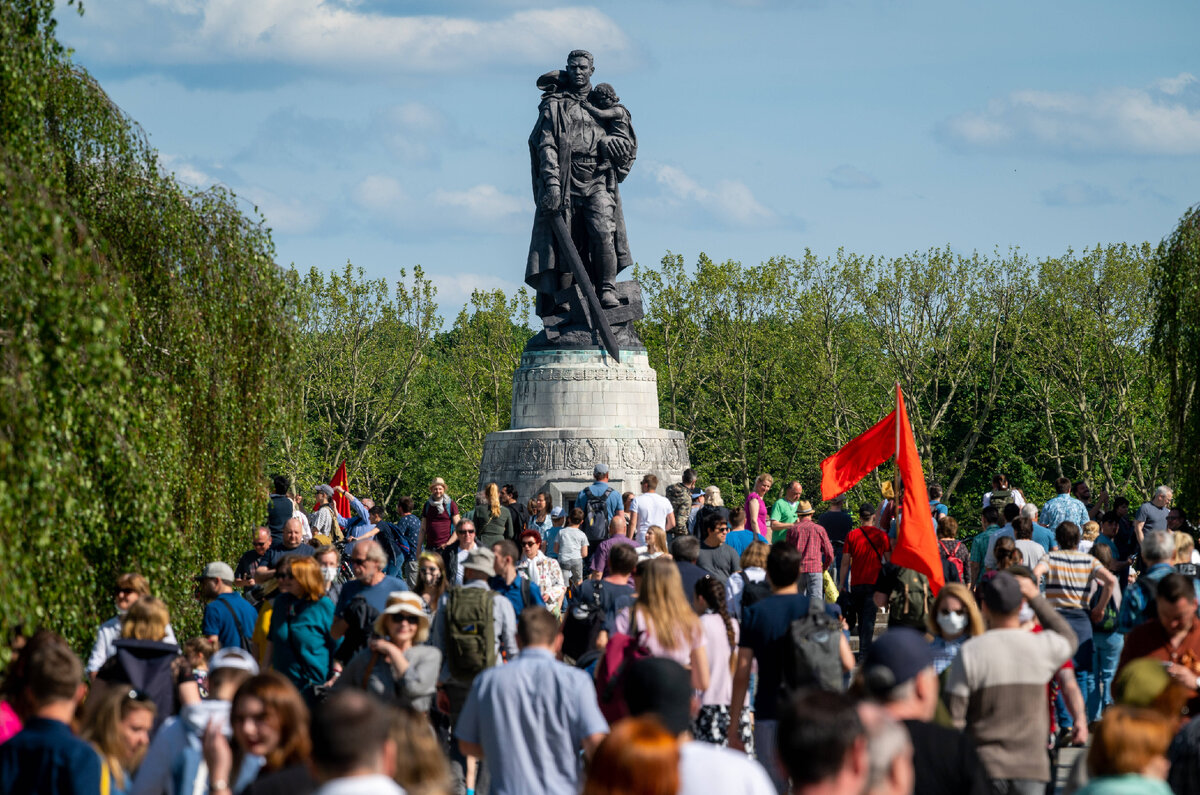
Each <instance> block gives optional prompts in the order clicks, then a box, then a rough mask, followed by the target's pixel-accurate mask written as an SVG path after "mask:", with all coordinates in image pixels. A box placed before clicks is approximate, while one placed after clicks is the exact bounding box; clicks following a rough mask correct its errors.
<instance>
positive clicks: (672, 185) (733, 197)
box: [650, 164, 779, 227]
mask: <svg viewBox="0 0 1200 795" xmlns="http://www.w3.org/2000/svg"><path fill="white" fill-rule="evenodd" d="M650 169H651V171H652V172H653V173H654V178H655V181H657V182H658V184H659V186H660V187H661V188H662V190H663V195H662V197H661V198H662V201H664V202H667V203H668V204H673V205H676V206H687V205H692V206H695V207H697V208H700V209H702V210H703V211H704V212H705V214H706V215H708V216H710V218H711V220H714V221H717V222H718V223H721V224H724V225H727V226H737V227H761V226H772V225H774V224H776V223H778V222H779V216H777V215H776V214H775V212H774V211H772V210H771V209H770V208H768V207H766V206H764V205H763V204H762V203H761V202H759V201H758V199H756V198H754V194H753V192H751V190H750V188H749V187H747V186H746V184H745V183H743V182H739V181H737V180H729V179H725V180H719V181H718V182H716V183H715V184H714V185H713V186H712V187H711V188H706V187H703V186H702V185H700V183H698V182H696V180H694V179H692V178H691V177H690V176H688V175H687V173H686V172H684V171H683V170H682V169H679V168H676V167H675V166H669V165H663V164H653V165H650Z"/></svg>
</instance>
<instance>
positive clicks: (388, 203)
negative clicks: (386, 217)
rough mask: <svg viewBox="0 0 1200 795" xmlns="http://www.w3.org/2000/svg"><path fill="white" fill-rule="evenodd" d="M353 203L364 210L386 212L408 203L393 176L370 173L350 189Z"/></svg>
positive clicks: (406, 196)
mask: <svg viewBox="0 0 1200 795" xmlns="http://www.w3.org/2000/svg"><path fill="white" fill-rule="evenodd" d="M350 195H351V197H352V198H353V199H354V203H355V204H357V205H358V206H359V207H361V208H363V209H364V210H370V211H372V212H376V213H381V214H387V213H390V212H392V211H396V210H399V209H400V208H401V207H402V206H404V205H406V204H408V195H407V194H406V193H405V192H404V188H402V187H401V186H400V182H399V181H398V180H396V179H394V178H393V177H388V176H384V175H382V174H371V175H370V176H367V177H364V178H363V180H362V181H361V182H359V183H358V184H357V185H355V186H354V188H353V189H352V190H351V191H350Z"/></svg>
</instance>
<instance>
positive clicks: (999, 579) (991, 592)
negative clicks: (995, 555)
mask: <svg viewBox="0 0 1200 795" xmlns="http://www.w3.org/2000/svg"><path fill="white" fill-rule="evenodd" d="M979 591H980V594H981V596H982V597H983V603H984V604H985V605H987V607H988V610H991V611H992V612H993V613H1000V614H1002V615H1008V614H1009V613H1015V612H1017V610H1018V609H1019V608H1020V607H1021V601H1022V600H1023V599H1024V598H1025V597H1024V596H1022V595H1021V586H1020V584H1019V583H1017V578H1016V577H1014V576H1013V575H1011V574H1009V573H1008V572H1007V571H999V572H996V575H995V576H994V577H992V578H991V579H988V580H984V582H983V584H982V585H981V586H980V587H979Z"/></svg>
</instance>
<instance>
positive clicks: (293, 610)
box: [267, 555, 338, 707]
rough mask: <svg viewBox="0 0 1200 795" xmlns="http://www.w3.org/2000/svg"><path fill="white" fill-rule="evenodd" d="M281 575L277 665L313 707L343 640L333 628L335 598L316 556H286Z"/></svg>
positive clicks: (274, 615)
mask: <svg viewBox="0 0 1200 795" xmlns="http://www.w3.org/2000/svg"><path fill="white" fill-rule="evenodd" d="M275 579H276V580H277V581H278V582H279V596H277V597H276V598H275V608H274V610H273V611H272V612H271V625H270V627H271V628H270V630H269V631H268V633H267V637H268V639H269V640H270V643H271V667H272V668H274V669H275V670H276V671H279V672H280V673H281V674H283V675H284V676H286V677H287V678H288V681H290V682H291V683H292V684H293V685H295V686H296V689H297V690H299V691H300V693H301V694H302V695H303V696H304V698H305V700H306V701H307V702H308V705H309V706H310V707H311V706H312V705H313V704H315V703H316V699H317V693H318V692H319V689H320V688H321V686H322V685H324V684H325V683H326V682H327V681H329V676H330V673H331V672H332V666H333V652H334V650H335V649H336V648H337V646H338V641H337V640H335V639H334V638H333V636H332V635H331V634H330V629H331V628H332V627H333V602H331V601H330V599H329V597H328V596H326V595H325V578H324V577H323V576H322V575H321V567H320V565H319V564H318V563H317V562H316V561H315V560H313V559H312V558H311V557H301V556H299V555H288V556H286V557H284V558H283V559H282V560H281V561H280V563H279V568H278V569H277V570H276V572H275Z"/></svg>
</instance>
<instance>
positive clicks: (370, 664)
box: [334, 591, 442, 712]
mask: <svg viewBox="0 0 1200 795" xmlns="http://www.w3.org/2000/svg"><path fill="white" fill-rule="evenodd" d="M428 637H429V614H428V613H426V612H425V605H424V603H423V602H422V601H421V597H419V596H417V595H416V594H415V593H412V592H411V591H395V592H393V593H391V594H388V598H387V604H386V606H385V607H384V609H383V612H382V613H380V614H379V618H378V619H376V620H375V637H373V638H371V640H370V641H368V643H367V646H366V648H364V649H362V650H360V651H359V652H358V653H357V654H355V655H354V656H353V657H351V658H350V662H348V663H346V667H345V669H344V670H343V671H342V675H341V676H340V677H338V680H337V682H336V684H334V689H335V690H340V689H345V688H358V689H360V690H365V691H367V692H368V693H371V694H372V695H374V696H378V697H379V698H381V699H383V700H384V701H386V702H387V703H389V704H392V705H393V706H397V707H411V708H413V709H415V710H417V711H418V712H428V711H429V708H430V706H432V704H433V696H434V693H435V692H437V678H438V671H439V670H440V669H441V666H442V653H441V651H439V650H438V649H436V648H434V647H433V646H426V645H425V641H426V639H427V638H428Z"/></svg>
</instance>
